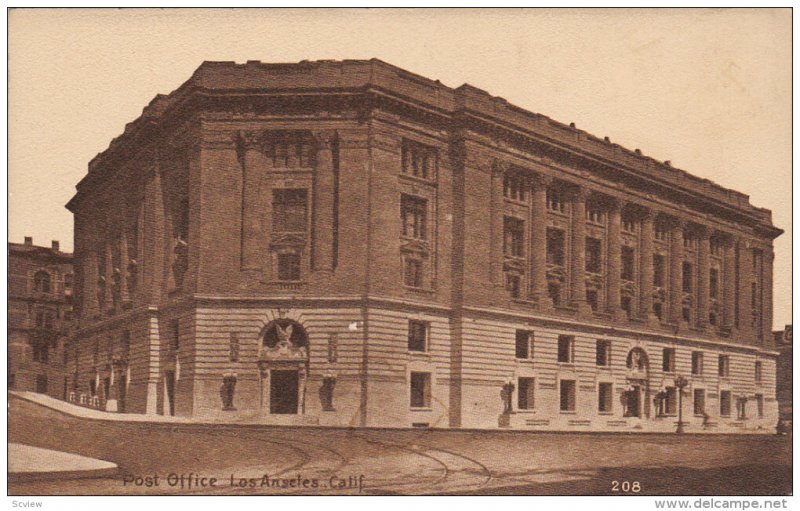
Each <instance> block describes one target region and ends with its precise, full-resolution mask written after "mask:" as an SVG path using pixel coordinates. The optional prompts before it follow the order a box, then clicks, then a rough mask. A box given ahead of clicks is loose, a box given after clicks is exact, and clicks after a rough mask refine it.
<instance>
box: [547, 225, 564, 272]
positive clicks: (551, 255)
mask: <svg viewBox="0 0 800 511" xmlns="http://www.w3.org/2000/svg"><path fill="white" fill-rule="evenodd" d="M564 244H565V236H564V231H562V230H561V229H550V228H548V229H547V264H554V265H556V266H564Z"/></svg>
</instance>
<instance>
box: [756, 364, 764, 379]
mask: <svg viewBox="0 0 800 511" xmlns="http://www.w3.org/2000/svg"><path fill="white" fill-rule="evenodd" d="M762 376H763V366H762V363H761V361H757V362H756V374H755V378H756V383H761V378H762Z"/></svg>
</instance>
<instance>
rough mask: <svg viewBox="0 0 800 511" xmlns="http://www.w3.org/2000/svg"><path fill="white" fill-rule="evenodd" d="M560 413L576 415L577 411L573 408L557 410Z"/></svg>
mask: <svg viewBox="0 0 800 511" xmlns="http://www.w3.org/2000/svg"><path fill="white" fill-rule="evenodd" d="M559 412H560V413H561V415H578V412H577V411H575V410H559Z"/></svg>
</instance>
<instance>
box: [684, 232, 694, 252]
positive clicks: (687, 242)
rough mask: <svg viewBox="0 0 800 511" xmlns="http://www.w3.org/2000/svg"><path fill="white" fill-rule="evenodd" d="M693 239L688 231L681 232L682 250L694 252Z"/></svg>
mask: <svg viewBox="0 0 800 511" xmlns="http://www.w3.org/2000/svg"><path fill="white" fill-rule="evenodd" d="M695 241H696V240H695V237H694V233H693V232H690V231H684V232H683V248H688V249H690V250H694V248H695V245H696V243H695Z"/></svg>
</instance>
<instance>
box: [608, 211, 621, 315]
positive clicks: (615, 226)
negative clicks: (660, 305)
mask: <svg viewBox="0 0 800 511" xmlns="http://www.w3.org/2000/svg"><path fill="white" fill-rule="evenodd" d="M621 209H622V204H621V203H620V201H619V200H618V199H616V198H615V199H613V202H612V203H611V207H610V208H609V209H608V231H607V232H606V245H607V246H608V255H607V260H608V271H607V272H606V307H607V308H608V312H609V313H610V314H611V315H612V317H616V318H620V319H621V318H622V317H623V316H622V314H621V313H622V312H623V311H622V309H620V293H619V288H620V282H621V278H622V277H621V270H622V240H621V237H622V235H621V234H620V231H621V221H622V218H621Z"/></svg>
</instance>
